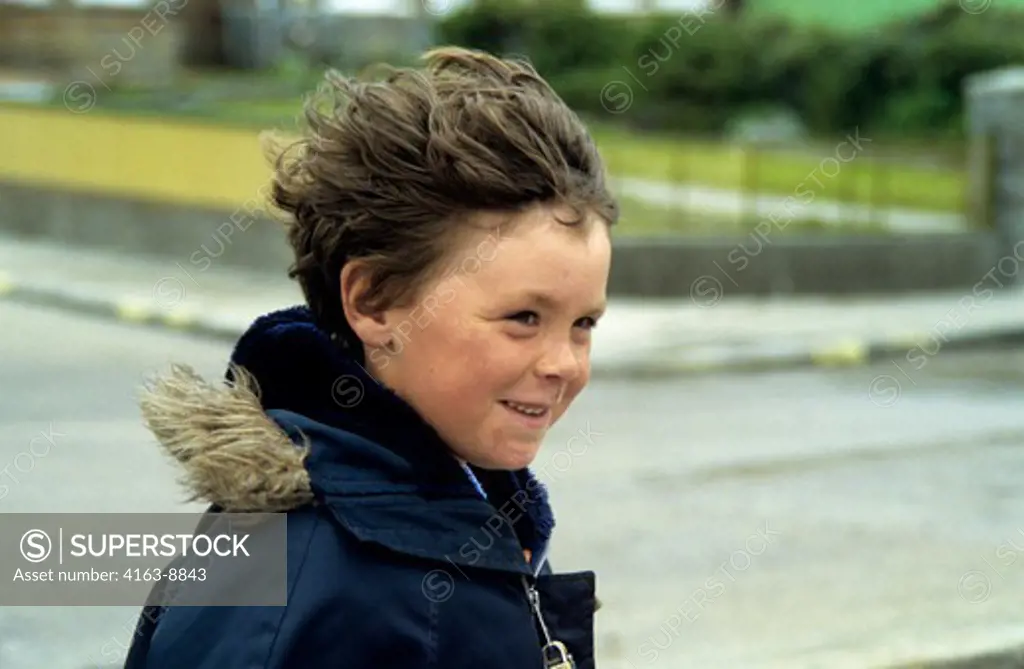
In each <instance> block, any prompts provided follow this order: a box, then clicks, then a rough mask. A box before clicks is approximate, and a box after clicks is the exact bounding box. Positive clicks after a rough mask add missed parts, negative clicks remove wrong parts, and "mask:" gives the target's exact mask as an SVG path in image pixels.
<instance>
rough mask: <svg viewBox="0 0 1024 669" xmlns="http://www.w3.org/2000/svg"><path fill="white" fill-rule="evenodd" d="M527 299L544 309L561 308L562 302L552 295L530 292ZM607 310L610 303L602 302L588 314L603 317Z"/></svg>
mask: <svg viewBox="0 0 1024 669" xmlns="http://www.w3.org/2000/svg"><path fill="white" fill-rule="evenodd" d="M526 299H528V300H529V301H530V302H533V303H534V304H538V305H540V306H541V307H544V308H547V309H557V308H558V307H559V306H561V302H559V301H558V300H556V299H555V298H554V297H552V296H551V295H548V294H547V293H542V292H538V291H530V292H528V293H526ZM607 309H608V302H607V301H602V302H600V303H598V304H595V305H594V306H593V307H591V308H590V309H589V310H588V313H589V314H595V315H597V316H602V315H604V312H605V311H606V310H607Z"/></svg>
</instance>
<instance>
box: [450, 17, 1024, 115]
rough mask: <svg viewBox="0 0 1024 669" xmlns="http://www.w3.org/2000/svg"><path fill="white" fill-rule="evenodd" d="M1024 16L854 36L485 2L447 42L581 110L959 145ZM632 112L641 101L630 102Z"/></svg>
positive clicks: (937, 21)
mask: <svg viewBox="0 0 1024 669" xmlns="http://www.w3.org/2000/svg"><path fill="white" fill-rule="evenodd" d="M1022 36H1024V12H1022V11H1020V10H1016V11H1014V10H1010V9H1003V8H1000V7H999V5H998V3H993V6H991V7H989V8H988V9H987V10H986V11H984V12H982V13H980V14H969V13H967V12H965V11H963V9H962V8H961V7H960V6H959V3H958V2H957V0H949V2H948V4H946V5H943V6H940V7H938V8H937V9H935V10H934V11H932V12H930V13H928V14H924V15H920V16H918V17H915V18H914V19H912V20H905V21H901V22H897V23H892V24H890V25H888V26H886V27H885V28H884V29H881V30H871V31H865V32H863V33H857V34H849V33H837V32H831V31H829V30H827V29H824V28H813V27H807V26H801V25H797V24H793V23H788V22H786V21H784V20H781V19H763V18H762V19H755V18H747V17H739V18H735V17H727V16H725V15H724V14H722V13H714V14H713V13H707V14H706V15H703V16H700V15H697V14H692V13H690V14H688V13H682V14H668V13H662V14H656V15H648V16H643V17H629V18H624V17H622V16H607V15H599V14H595V13H593V12H591V11H590V10H588V9H587V8H586V3H585V2H583V0H544V1H543V2H537V1H536V0H534V1H530V0H478V1H477V2H475V3H472V4H470V5H469V6H467V7H465V8H464V9H462V10H461V11H459V12H457V13H454V14H453V15H451V16H450V17H448V18H446V19H445V20H444V21H442V22H441V23H440V25H439V33H438V37H439V38H440V41H442V42H444V43H447V44H460V45H464V46H470V47H475V48H480V49H485V50H487V51H490V52H492V53H499V54H516V55H521V56H527V57H529V58H530V60H531V61H532V62H533V63H534V65H535V66H536V67H537V68H538V70H539V71H540V72H541V73H542V74H543V75H545V76H546V77H547V78H548V79H549V80H550V81H551V82H552V84H553V85H554V86H555V87H556V89H557V90H558V91H559V92H560V93H561V94H562V96H563V97H564V98H565V99H566V101H567V102H568V103H569V104H571V105H573V106H574V107H575V108H576V109H578V110H579V111H580V112H581V113H585V114H591V115H604V116H609V117H612V116H613V117H615V118H616V120H621V121H623V122H626V123H629V124H633V125H636V126H639V127H646V128H652V129H660V130H675V131H683V132H719V131H722V130H723V129H724V128H725V127H726V126H727V124H728V123H729V122H730V120H731V119H734V118H736V117H737V116H740V115H744V114H747V113H750V112H755V111H757V110H762V109H784V110H789V111H792V112H795V113H796V114H797V115H799V116H800V118H801V119H802V120H803V122H804V123H805V124H806V125H807V126H808V128H809V129H810V130H811V131H812V132H814V133H815V134H831V133H835V132H840V131H843V132H845V131H847V130H848V129H850V128H852V127H854V126H860V127H861V128H862V129H863V130H865V131H867V132H875V133H878V134H895V135H899V134H917V135H935V134H950V135H956V134H959V133H960V132H961V128H962V82H963V79H964V77H966V76H967V75H969V74H971V73H974V72H979V71H983V70H987V69H991V68H996V67H1002V66H1007V65H1015V64H1024V37H1022ZM627 103H628V104H627Z"/></svg>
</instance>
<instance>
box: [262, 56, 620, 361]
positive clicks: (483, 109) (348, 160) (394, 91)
mask: <svg viewBox="0 0 1024 669" xmlns="http://www.w3.org/2000/svg"><path fill="white" fill-rule="evenodd" d="M423 61H424V63H425V65H424V66H423V67H422V68H421V69H412V68H400V69H395V68H388V69H387V72H386V74H387V76H386V78H383V79H378V80H370V81H361V80H358V79H356V78H352V77H346V76H344V75H342V74H340V73H338V72H336V71H329V72H328V73H327V75H326V77H325V80H324V82H323V84H322V85H321V87H320V90H319V95H317V96H315V97H314V98H311V99H310V100H309V101H308V102H307V103H306V107H305V111H304V116H305V120H306V124H307V126H308V127H307V128H306V132H305V133H304V138H303V139H301V140H300V141H298V142H297V143H295V144H293V145H292V146H290V147H289V149H288V150H286V151H284V152H282V153H281V154H280V155H279V156H278V157H277V159H276V164H275V168H276V173H275V177H274V184H273V200H274V203H275V204H276V205H277V207H278V208H280V209H281V210H282V211H284V212H285V214H287V215H288V223H287V226H288V241H289V243H290V245H291V247H292V249H293V250H294V253H295V262H294V264H293V266H292V267H291V269H290V271H289V276H290V277H291V278H297V279H298V281H299V283H300V285H301V286H302V290H303V292H304V294H305V297H306V301H307V303H308V305H309V307H310V309H311V311H312V312H313V313H314V315H315V316H316V318H317V320H318V322H319V323H320V325H321V326H322V327H324V328H325V329H327V330H329V331H331V332H334V333H337V334H339V335H340V336H341V337H343V338H344V339H345V340H346V341H349V342H353V341H354V337H355V336H354V334H353V333H352V330H351V328H350V327H349V325H348V323H347V321H346V319H345V316H344V313H343V310H342V306H341V297H340V285H339V277H340V272H341V268H342V267H343V266H344V264H345V263H346V262H348V261H349V260H352V259H357V258H358V259H364V260H366V261H367V262H368V263H369V264H370V267H371V268H372V270H371V274H372V278H371V280H370V290H369V291H368V293H369V294H368V297H367V300H368V302H369V303H370V304H372V305H373V306H377V307H387V306H390V305H392V304H395V303H397V302H399V301H400V300H404V299H407V298H409V297H410V296H411V295H412V294H414V293H415V290H416V287H417V285H420V284H421V283H422V281H423V280H424V279H425V278H427V277H429V276H430V274H431V272H433V271H434V270H436V269H437V268H438V266H439V264H440V263H441V262H442V261H443V259H444V258H445V252H446V250H447V249H450V248H451V247H452V242H453V239H454V238H453V235H454V234H457V233H458V232H459V231H460V229H462V228H465V224H466V223H467V221H469V220H470V218H471V216H472V214H474V213H476V212H481V211H495V212H515V211H519V210H522V209H524V208H526V207H529V206H530V205H532V204H536V203H558V204H565V205H568V207H569V208H570V211H574V212H576V216H575V217H574V218H572V219H571V220H566V221H564V223H565V224H566V225H575V224H577V223H578V222H579V221H580V220H582V218H583V216H584V215H586V213H588V212H589V213H593V214H596V215H598V216H600V217H601V218H602V219H603V220H604V221H605V222H606V223H607V224H608V225H612V224H614V223H615V222H616V221H617V219H618V215H619V213H618V205H617V203H616V201H615V199H614V198H613V196H612V195H611V194H610V192H609V190H608V188H607V186H606V179H605V171H604V165H603V163H602V161H601V158H600V156H599V155H598V152H597V149H596V147H595V145H594V142H593V140H592V139H591V137H590V135H589V134H588V132H587V130H586V128H585V126H584V125H583V123H582V122H581V121H580V119H579V118H578V117H577V116H576V114H575V113H573V112H572V110H570V109H569V108H568V106H566V104H565V103H564V102H563V101H562V100H561V98H559V96H558V95H557V94H556V93H555V92H554V91H553V90H552V88H551V87H550V86H549V85H548V83H547V82H546V81H544V79H543V78H542V77H541V76H540V75H539V74H538V73H537V72H536V70H535V69H534V68H533V67H532V66H531V65H530V64H529V63H527V62H522V61H519V60H510V59H502V58H498V57H495V56H492V55H489V54H486V53H483V52H479V51H473V50H469V49H462V48H455V47H447V48H440V49H435V50H432V51H429V52H427V53H426V54H425V55H424V56H423ZM325 103H326V104H325Z"/></svg>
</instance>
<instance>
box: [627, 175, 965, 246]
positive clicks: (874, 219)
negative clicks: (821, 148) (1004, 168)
mask: <svg viewBox="0 0 1024 669" xmlns="http://www.w3.org/2000/svg"><path fill="white" fill-rule="evenodd" d="M612 184H613V187H614V188H615V191H616V192H617V193H618V194H619V195H622V196H626V197H632V198H635V199H637V200H641V201H643V202H645V203H648V204H650V205H654V206H658V207H665V208H670V209H683V210H686V211H691V212H695V213H712V214H721V215H727V216H733V217H740V216H744V215H751V214H752V215H754V216H756V217H757V218H759V219H774V220H777V221H778V220H782V221H786V220H794V219H795V220H805V219H815V220H819V221H822V222H824V223H828V224H831V225H835V226H838V227H840V228H848V227H850V226H851V225H854V224H858V225H862V226H863V225H867V224H871V223H874V224H879V225H882V226H883V227H885V228H886V229H888V230H890V231H891V232H894V233H907V234H921V233H937V232H962V231H964V230H967V229H968V222H967V218H966V217H965V216H964V215H963V214H962V213H958V212H943V211H922V210H915V209H906V208H902V207H890V208H872V207H867V206H864V205H862V204H855V203H850V202H839V201H838V200H829V199H827V198H826V197H823V198H818V197H817V196H815V197H814V199H813V200H811V201H810V202H806V203H800V202H796V201H795V200H796V198H795V197H794V195H795V192H796V190H797V188H798V186H799V185H800V184H799V183H794V184H793V189H794V193H790V194H789V195H772V194H769V193H753V194H746V193H741V192H738V191H734V190H727V189H722V188H714V187H712V186H704V185H700V184H687V183H672V182H667V181H653V180H649V179H634V178H629V177H620V178H615V179H613V180H612ZM826 195H827V194H826Z"/></svg>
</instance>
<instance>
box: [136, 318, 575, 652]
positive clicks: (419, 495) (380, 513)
mask: <svg viewBox="0 0 1024 669" xmlns="http://www.w3.org/2000/svg"><path fill="white" fill-rule="evenodd" d="M227 380H228V382H229V383H228V384H226V385H225V386H224V387H223V388H217V387H214V386H211V385H209V384H206V383H205V382H204V381H203V380H202V379H200V378H199V377H198V376H197V375H196V374H195V373H194V372H192V371H191V370H190V369H188V368H186V367H176V368H175V369H174V370H172V372H171V374H170V375H168V376H167V377H165V378H163V379H161V380H159V381H157V382H156V383H154V384H153V385H152V386H151V387H150V389H149V391H148V394H147V395H146V396H144V399H143V413H144V415H145V418H146V421H147V425H148V427H149V428H150V429H151V430H152V431H153V433H154V434H155V435H156V436H157V438H158V441H160V443H161V444H162V445H163V446H164V448H166V449H167V450H168V451H169V452H170V453H171V454H172V455H173V456H174V457H175V458H177V459H178V460H179V462H180V463H181V464H182V466H183V467H184V468H185V470H186V474H187V479H188V481H189V482H190V483H191V486H192V492H193V495H194V496H195V497H197V498H200V499H205V500H206V501H208V502H209V503H210V505H211V507H210V508H211V510H212V511H221V510H223V511H232V512H267V511H269V512H281V511H285V512H287V519H288V539H287V557H288V566H287V573H288V594H287V606H281V607H186V606H171V607H166V608H165V607H161V606H156V605H152V606H147V607H146V608H145V609H144V610H143V613H142V615H141V616H140V618H139V625H138V628H137V630H136V635H135V639H134V643H133V645H132V647H131V649H130V651H129V655H128V658H127V661H126V664H125V669H243V668H244V669H283V668H286V667H287V668H291V667H294V668H296V669H321V668H323V669H370V668H371V667H374V668H375V667H389V668H394V669H428V668H435V667H436V668H438V669H477V668H478V667H487V668H488V669H506V668H507V669H541V667H544V666H545V664H544V661H543V658H542V646H543V645H544V643H545V638H546V637H545V633H544V627H546V628H547V633H548V635H550V637H551V638H553V639H556V640H558V641H561V642H563V643H564V644H565V645H566V647H567V648H568V650H569V652H570V653H571V654H572V656H573V659H574V661H575V666H576V667H578V668H579V669H589V668H591V667H593V666H594V659H593V616H594V609H595V597H594V575H593V573H592V572H581V573H574V574H554V573H552V572H551V570H550V569H549V568H548V567H547V566H546V562H545V561H544V557H543V556H544V555H545V554H546V552H547V547H548V544H549V541H550V537H551V532H552V529H553V527H554V519H553V516H552V513H551V509H550V506H549V503H548V499H547V493H546V491H545V489H544V487H543V486H542V485H541V484H540V483H539V482H538V481H537V480H536V479H535V478H534V477H533V475H532V474H531V473H530V472H529V471H528V470H521V471H516V472H496V471H483V470H479V469H474V470H473V471H474V473H475V474H476V476H477V478H478V480H479V482H480V483H481V484H482V487H483V491H484V493H485V495H486V499H485V498H484V497H483V496H481V493H480V491H479V490H478V489H477V488H476V487H475V486H474V485H473V483H472V481H471V479H470V477H469V476H468V475H467V473H466V472H465V471H464V470H463V469H462V467H461V466H460V465H459V463H458V462H457V461H456V460H455V459H454V458H453V457H452V456H451V455H450V453H449V452H448V450H447V449H446V447H445V445H444V444H443V443H442V442H441V440H440V438H439V437H438V435H437V434H436V432H434V431H433V430H432V429H431V428H430V427H429V426H428V425H427V424H426V423H425V422H424V421H422V420H421V419H420V418H419V416H418V415H417V414H416V413H415V411H413V409H412V408H411V407H410V406H409V405H408V404H406V403H405V402H403V401H402V400H401V399H400V398H398V397H397V396H396V395H395V394H393V393H392V392H390V391H389V390H388V389H386V388H384V387H382V386H380V385H379V384H378V383H377V382H376V381H375V380H374V379H373V378H372V377H370V376H369V375H368V374H367V373H366V372H365V371H364V370H363V368H362V367H361V365H360V364H359V363H358V361H357V360H356V359H354V358H353V356H350V355H349V354H348V353H347V352H346V351H345V350H344V349H343V347H341V346H339V345H337V344H336V343H335V342H334V341H332V340H331V338H330V337H329V336H328V335H327V333H325V332H323V331H322V330H320V329H318V328H317V327H316V325H315V324H314V322H313V319H312V317H311V315H310V314H309V312H308V311H307V310H306V309H304V308H293V309H288V310H284V311H281V312H275V313H273V314H268V315H267V316H264V317H262V318H261V319H259V320H257V321H256V323H254V324H253V326H252V327H251V328H250V329H249V331H248V332H247V333H246V334H245V335H244V336H243V337H242V338H241V339H240V340H239V342H238V344H237V346H236V348H235V351H234V354H233V356H232V365H231V367H230V368H229V371H228V375H227ZM240 463H242V464H240ZM524 549H529V550H530V551H531V552H532V554H533V556H534V560H533V562H532V564H528V563H527V561H526V559H525V558H524V553H523V550H524ZM186 587H187V586H186ZM531 589H534V591H535V593H536V595H538V597H537V599H538V600H539V610H540V617H541V619H542V620H543V623H544V626H541V625H540V624H538V619H537V618H538V616H537V615H536V613H535V609H534V608H533V607H532V606H531V597H530V596H529V594H530V590H531Z"/></svg>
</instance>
